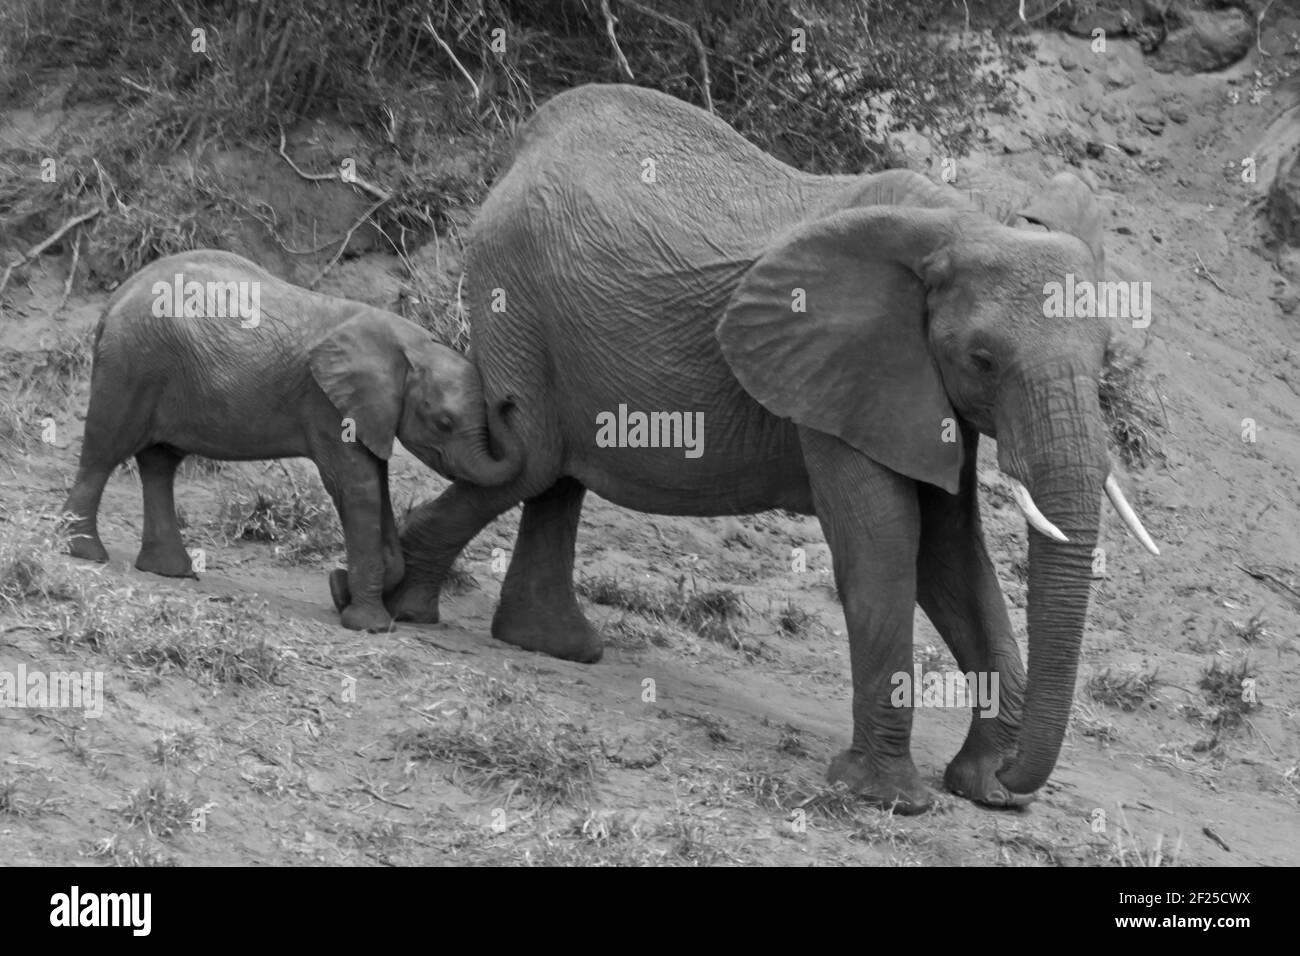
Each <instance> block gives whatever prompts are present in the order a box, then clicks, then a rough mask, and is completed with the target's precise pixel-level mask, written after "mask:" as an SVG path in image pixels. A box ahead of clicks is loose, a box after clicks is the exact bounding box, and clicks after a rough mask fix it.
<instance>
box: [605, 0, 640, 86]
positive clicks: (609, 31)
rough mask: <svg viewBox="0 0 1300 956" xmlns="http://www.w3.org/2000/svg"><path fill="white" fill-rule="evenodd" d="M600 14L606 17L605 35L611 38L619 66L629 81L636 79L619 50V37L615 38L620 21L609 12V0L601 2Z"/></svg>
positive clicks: (610, 42) (611, 44)
mask: <svg viewBox="0 0 1300 956" xmlns="http://www.w3.org/2000/svg"><path fill="white" fill-rule="evenodd" d="M600 12H601V13H602V14H603V15H604V17H605V35H606V36H608V37H609V45H610V46H612V47H613V48H614V56H615V57H616V58H617V59H618V65H619V66H621V67H622V68H623V72H624V73H626V74H627V78H628V79H629V80H634V79H636V77H635V76H633V75H632V67H631V66H630V65H628V62H627V57H625V56H624V55H623V51H622V50H621V49H620V48H619V45H618V37H616V36H614V24H615V23H617V22H618V21H617V20H615V19H614V14H612V13H610V12H609V0H600Z"/></svg>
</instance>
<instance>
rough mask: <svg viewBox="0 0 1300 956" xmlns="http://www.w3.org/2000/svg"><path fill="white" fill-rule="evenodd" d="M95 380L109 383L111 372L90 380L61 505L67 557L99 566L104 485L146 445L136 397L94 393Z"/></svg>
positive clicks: (97, 390)
mask: <svg viewBox="0 0 1300 956" xmlns="http://www.w3.org/2000/svg"><path fill="white" fill-rule="evenodd" d="M96 361H97V362H98V361H100V359H98V358H97V359H96ZM101 376H107V377H108V378H112V377H113V372H112V370H111V369H108V368H107V366H106V367H105V368H103V369H101V368H99V367H97V368H96V373H95V375H94V376H92V379H91V389H90V407H89V408H88V409H87V410H86V430H85V434H84V437H83V438H82V442H81V459H80V461H79V463H78V465H77V478H76V480H75V481H74V482H73V485H72V491H71V492H69V494H68V500H67V501H66V502H65V503H64V505H63V513H64V514H65V515H68V516H70V517H69V519H68V522H67V524H66V525H65V526H64V531H65V533H66V534H67V535H68V553H69V554H71V555H72V556H73V557H75V558H82V559H83V560H87V561H100V562H105V561H107V560H108V551H106V550H105V549H104V544H103V542H102V541H100V539H99V504H100V499H101V498H102V497H103V494H104V485H105V484H107V483H108V479H109V477H110V476H111V475H112V474H113V469H115V468H116V467H117V466H118V465H120V464H121V463H122V462H124V461H126V460H127V459H128V458H130V457H131V456H132V455H134V454H135V453H136V452H138V451H139V450H140V449H141V448H143V447H144V446H145V445H146V444H148V441H147V439H146V437H145V431H144V427H143V426H142V424H141V421H142V417H141V415H140V413H139V406H140V405H141V404H142V396H140V395H138V394H133V395H126V394H122V390H121V389H105V388H102V387H101V388H97V387H96V386H97V385H99V384H100V383H99V381H98V379H99V377H101ZM108 395H111V396H112V398H111V400H109V399H108V398H106V396H108Z"/></svg>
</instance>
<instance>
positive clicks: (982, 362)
mask: <svg viewBox="0 0 1300 956" xmlns="http://www.w3.org/2000/svg"><path fill="white" fill-rule="evenodd" d="M970 363H971V365H973V366H975V368H976V370H977V371H979V372H981V373H982V374H984V375H992V374H993V373H994V372H996V371H997V362H995V361H994V360H993V353H992V352H990V351H988V350H987V349H976V350H975V351H973V352H971V354H970Z"/></svg>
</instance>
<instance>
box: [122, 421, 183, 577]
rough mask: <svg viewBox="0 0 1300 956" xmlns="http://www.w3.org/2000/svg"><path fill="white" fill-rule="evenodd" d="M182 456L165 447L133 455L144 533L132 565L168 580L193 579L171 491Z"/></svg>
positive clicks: (155, 447) (153, 448)
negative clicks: (142, 500)
mask: <svg viewBox="0 0 1300 956" xmlns="http://www.w3.org/2000/svg"><path fill="white" fill-rule="evenodd" d="M184 458H185V455H184V454H182V453H181V452H178V451H176V450H174V449H173V448H171V447H169V446H167V445H150V446H149V447H148V448H145V449H144V450H142V451H140V452H139V453H137V454H136V456H135V462H136V465H137V466H139V468H140V485H141V487H142V488H143V491H144V533H143V534H142V535H141V541H140V554H139V556H138V557H137V558H136V559H135V566H136V567H137V568H139V569H140V570H141V571H148V572H150V573H152V574H162V575H166V576H167V577H171V578H189V577H195V576H196V575H195V574H194V571H193V569H192V568H191V567H190V556H189V554H187V553H186V551H185V542H184V541H182V540H181V530H180V527H179V526H178V525H177V524H176V502H175V500H174V498H173V492H172V488H173V485H174V484H175V480H176V469H177V468H179V467H180V464H181V462H182V461H183V460H184Z"/></svg>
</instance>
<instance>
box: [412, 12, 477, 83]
mask: <svg viewBox="0 0 1300 956" xmlns="http://www.w3.org/2000/svg"><path fill="white" fill-rule="evenodd" d="M424 28H425V29H426V30H428V31H429V32H430V33H432V34H433V39H434V40H435V41H436V42H437V44H438V46H440V47H442V48H443V50H444V51H446V53H447V55H448V56H449V57H451V62H452V63H454V64H456V69H458V70H460V74H461V76H463V77H465V79H466V80H468V81H469V85H470V88H471V89H473V90H474V102H475V103H477V102H478V101H479V99H480V98H481V96H482V94H481V91H480V90H479V88H478V84H477V83H475V82H474V77H472V76H470V75H469V70H467V69H465V64H463V63H461V62H460V60H458V59H457V58H456V54H455V53H453V52H452V49H451V47H449V46H447V43H446V41H445V40H443V38H442V37H440V36H438V31H437V30H435V29H434V27H433V21H432V20H430V19H429V18H428V17H425V18H424Z"/></svg>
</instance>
